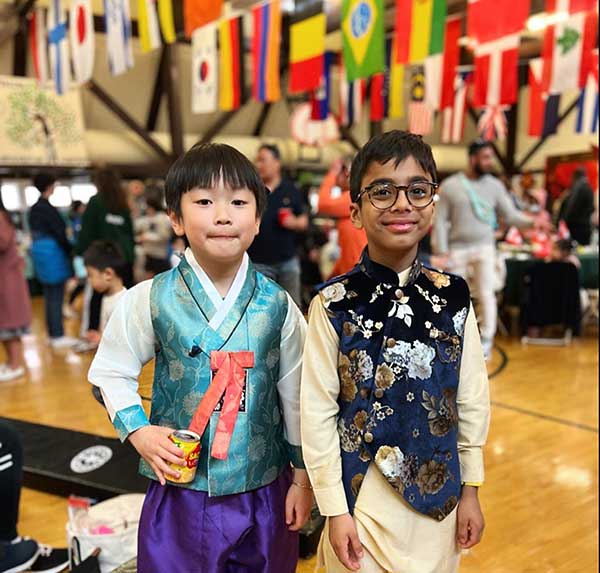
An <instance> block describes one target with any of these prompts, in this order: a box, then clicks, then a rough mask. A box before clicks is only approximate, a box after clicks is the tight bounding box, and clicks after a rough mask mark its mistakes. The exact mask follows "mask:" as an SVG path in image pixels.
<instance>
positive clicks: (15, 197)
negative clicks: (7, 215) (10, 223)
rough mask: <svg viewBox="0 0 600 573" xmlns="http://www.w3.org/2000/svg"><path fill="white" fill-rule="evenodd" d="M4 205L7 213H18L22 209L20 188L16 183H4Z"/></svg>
mask: <svg viewBox="0 0 600 573" xmlns="http://www.w3.org/2000/svg"><path fill="white" fill-rule="evenodd" d="M1 192H2V203H3V204H4V207H6V210H7V211H18V210H19V209H20V208H21V195H20V194H19V187H18V186H17V185H15V184H14V183H4V184H3V185H2V189H1Z"/></svg>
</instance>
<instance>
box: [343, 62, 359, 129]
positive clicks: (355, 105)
mask: <svg viewBox="0 0 600 573" xmlns="http://www.w3.org/2000/svg"><path fill="white" fill-rule="evenodd" d="M339 71H340V105H339V122H340V125H344V126H346V127H351V126H352V125H354V124H355V123H358V122H359V121H360V118H361V114H362V108H363V102H364V99H365V80H362V79H359V80H354V81H353V82H349V81H348V78H347V76H346V68H345V67H344V61H343V57H342V56H341V55H340V65H339Z"/></svg>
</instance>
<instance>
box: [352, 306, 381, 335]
mask: <svg viewBox="0 0 600 573" xmlns="http://www.w3.org/2000/svg"><path fill="white" fill-rule="evenodd" d="M350 316H351V317H352V320H354V323H355V324H356V326H357V328H358V330H359V331H360V332H361V333H362V335H363V336H364V337H365V338H366V339H367V340H368V339H369V338H371V337H372V336H373V334H374V333H375V332H379V331H380V330H381V329H382V328H383V323H382V322H376V323H375V324H373V321H372V320H371V319H367V320H365V321H363V318H364V317H363V315H362V314H356V312H354V311H353V310H351V311H350Z"/></svg>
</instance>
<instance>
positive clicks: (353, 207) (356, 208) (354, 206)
mask: <svg viewBox="0 0 600 573" xmlns="http://www.w3.org/2000/svg"><path fill="white" fill-rule="evenodd" d="M350 221H352V225H354V227H356V228H357V229H362V228H363V227H364V225H363V222H362V216H361V212H360V205H359V204H358V203H350Z"/></svg>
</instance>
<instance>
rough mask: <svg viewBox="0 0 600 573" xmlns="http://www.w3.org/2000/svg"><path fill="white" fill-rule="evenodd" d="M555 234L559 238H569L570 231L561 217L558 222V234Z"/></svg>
mask: <svg viewBox="0 0 600 573" xmlns="http://www.w3.org/2000/svg"><path fill="white" fill-rule="evenodd" d="M557 236H558V239H559V240H563V239H570V238H571V233H570V232H569V227H567V224H566V223H565V222H564V221H563V220H562V219H561V220H560V221H559V222H558V235H557Z"/></svg>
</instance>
